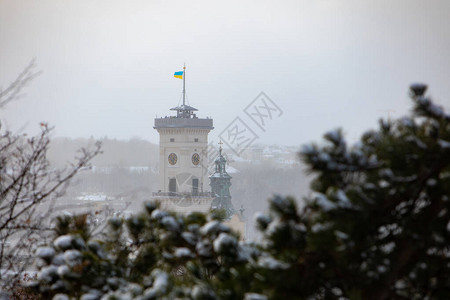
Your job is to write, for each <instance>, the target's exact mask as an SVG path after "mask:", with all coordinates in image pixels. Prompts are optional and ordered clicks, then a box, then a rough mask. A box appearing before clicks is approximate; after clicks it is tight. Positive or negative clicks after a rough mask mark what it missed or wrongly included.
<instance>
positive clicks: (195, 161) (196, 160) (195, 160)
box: [192, 153, 200, 166]
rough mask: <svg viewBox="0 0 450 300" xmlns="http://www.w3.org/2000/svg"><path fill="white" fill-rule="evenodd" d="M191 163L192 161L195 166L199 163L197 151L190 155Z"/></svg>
mask: <svg viewBox="0 0 450 300" xmlns="http://www.w3.org/2000/svg"><path fill="white" fill-rule="evenodd" d="M192 163H193V164H194V165H195V166H198V164H199V163H200V155H198V153H194V154H193V155H192Z"/></svg>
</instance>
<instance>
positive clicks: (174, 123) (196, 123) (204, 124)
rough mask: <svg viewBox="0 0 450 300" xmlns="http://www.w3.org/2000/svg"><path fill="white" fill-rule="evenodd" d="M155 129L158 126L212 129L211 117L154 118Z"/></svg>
mask: <svg viewBox="0 0 450 300" xmlns="http://www.w3.org/2000/svg"><path fill="white" fill-rule="evenodd" d="M153 128H155V129H159V128H198V129H209V130H212V129H214V127H213V119H199V118H178V117H165V118H156V119H155V126H154V127H153Z"/></svg>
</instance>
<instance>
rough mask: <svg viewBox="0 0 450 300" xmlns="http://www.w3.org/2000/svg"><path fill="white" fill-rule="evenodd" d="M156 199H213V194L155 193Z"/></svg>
mask: <svg viewBox="0 0 450 300" xmlns="http://www.w3.org/2000/svg"><path fill="white" fill-rule="evenodd" d="M153 196H154V197H179V198H188V197H213V193H211V192H193V193H188V192H181V193H180V192H156V193H153Z"/></svg>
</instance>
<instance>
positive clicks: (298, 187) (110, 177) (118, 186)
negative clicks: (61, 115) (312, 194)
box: [48, 137, 309, 219]
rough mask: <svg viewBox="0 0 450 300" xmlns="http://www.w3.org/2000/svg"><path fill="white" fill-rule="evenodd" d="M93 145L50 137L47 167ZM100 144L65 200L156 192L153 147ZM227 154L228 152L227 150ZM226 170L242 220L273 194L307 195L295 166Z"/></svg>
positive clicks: (136, 142)
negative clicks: (85, 195)
mask: <svg viewBox="0 0 450 300" xmlns="http://www.w3.org/2000/svg"><path fill="white" fill-rule="evenodd" d="M95 141H96V140H95V139H94V138H89V139H82V138H79V139H70V138H61V137H59V138H54V139H53V140H52V141H51V144H50V151H49V153H48V158H49V161H50V162H51V163H52V165H55V166H63V165H64V164H65V163H66V162H67V161H68V160H69V159H70V153H73V152H74V151H76V149H79V148H80V147H86V146H89V145H92V144H94V143H95ZM100 141H101V143H102V152H103V153H102V155H99V156H97V157H95V158H94V159H93V160H92V162H91V164H92V168H90V169H88V170H84V171H82V172H80V173H79V174H78V175H77V177H76V178H75V179H74V181H73V182H72V184H71V185H70V187H69V188H68V189H67V191H66V195H65V197H66V198H70V197H77V196H79V195H80V194H81V193H105V194H106V195H108V196H111V197H124V198H127V199H129V200H131V201H132V200H133V199H134V200H137V201H139V200H148V199H150V197H151V195H152V193H153V192H157V191H158V190H159V189H160V188H159V174H158V172H159V145H156V144H153V143H151V142H148V141H145V140H143V139H139V138H132V139H130V140H116V139H109V138H107V137H104V138H101V139H100ZM260 147H264V145H260ZM224 151H225V152H226V151H227V149H225V150H224ZM229 152H230V153H232V151H231V150H229ZM292 156H294V157H295V156H296V153H295V152H293V153H292ZM210 160H212V161H213V160H214V158H212V159H211V158H210ZM229 165H230V166H232V167H233V168H234V169H235V170H237V172H236V173H231V174H230V175H231V176H232V180H231V183H232V186H231V196H232V202H233V204H234V206H235V208H236V209H240V208H241V206H243V208H244V209H245V213H244V214H245V215H247V216H248V217H251V216H252V215H253V213H254V212H256V211H262V210H265V209H266V208H267V201H265V199H266V198H267V197H268V195H272V194H274V193H276V194H282V195H291V196H294V197H295V198H297V199H302V197H303V196H304V195H305V194H306V193H307V192H306V191H308V186H309V179H308V177H307V176H306V175H305V172H304V170H303V168H304V166H303V165H301V164H299V165H298V166H295V167H292V166H286V165H281V164H278V163H276V162H273V161H272V160H258V161H238V160H236V161H233V160H232V159H231V160H230V163H229ZM250 219H251V218H250Z"/></svg>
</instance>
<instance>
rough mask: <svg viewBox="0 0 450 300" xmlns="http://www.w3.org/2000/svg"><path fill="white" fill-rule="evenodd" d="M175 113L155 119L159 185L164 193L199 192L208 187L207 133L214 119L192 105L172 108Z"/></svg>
mask: <svg viewBox="0 0 450 300" xmlns="http://www.w3.org/2000/svg"><path fill="white" fill-rule="evenodd" d="M171 110H172V111H176V113H177V114H176V116H168V117H164V118H156V119H155V126H154V127H153V128H155V129H156V130H157V131H158V133H159V188H160V191H161V192H163V193H171V195H176V194H186V193H191V194H194V195H195V194H200V193H202V192H206V191H207V190H209V189H208V177H207V176H208V174H207V163H208V157H207V151H205V150H206V147H207V146H208V133H209V132H210V131H211V130H212V129H213V128H214V127H213V120H212V119H209V118H206V119H201V118H198V117H197V116H196V114H195V113H194V112H195V111H197V109H195V108H193V107H192V106H189V105H185V104H183V105H181V106H177V107H174V108H171Z"/></svg>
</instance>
